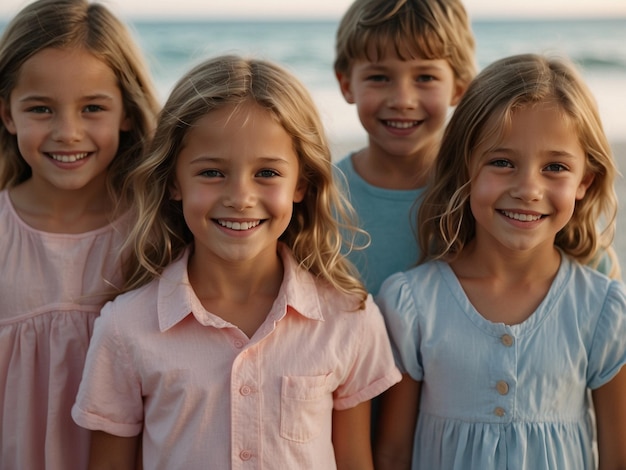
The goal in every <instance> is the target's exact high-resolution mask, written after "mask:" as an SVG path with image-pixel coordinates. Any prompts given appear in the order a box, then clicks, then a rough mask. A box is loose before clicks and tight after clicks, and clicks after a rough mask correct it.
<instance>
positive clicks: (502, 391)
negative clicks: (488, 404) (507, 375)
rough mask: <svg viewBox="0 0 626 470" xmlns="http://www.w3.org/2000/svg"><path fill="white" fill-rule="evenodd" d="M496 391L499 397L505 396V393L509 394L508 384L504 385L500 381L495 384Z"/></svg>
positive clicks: (504, 383)
mask: <svg viewBox="0 0 626 470" xmlns="http://www.w3.org/2000/svg"><path fill="white" fill-rule="evenodd" d="M496 390H497V391H498V393H499V394H500V395H506V394H507V393H509V384H508V383H506V382H505V381H504V380H500V381H499V382H498V383H497V384H496Z"/></svg>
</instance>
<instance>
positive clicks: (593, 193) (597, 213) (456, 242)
mask: <svg viewBox="0 0 626 470" xmlns="http://www.w3.org/2000/svg"><path fill="white" fill-rule="evenodd" d="M548 101H549V102H553V103H556V104H557V105H558V106H559V107H560V109H561V110H562V111H563V112H564V114H565V115H566V116H567V118H568V119H569V120H570V121H571V123H572V124H573V129H575V131H576V137H577V138H578V139H579V141H580V144H581V146H582V147H583V149H584V151H585V154H586V156H587V164H586V171H588V172H590V173H592V174H593V175H594V179H593V182H592V183H591V186H590V187H589V188H588V189H587V192H586V194H585V197H584V198H583V199H581V200H579V201H577V202H576V206H575V209H574V214H573V215H572V218H571V219H570V221H569V222H568V223H567V224H566V226H565V227H564V228H563V229H561V231H560V232H559V233H558V234H557V235H556V238H555V241H554V243H555V245H556V246H558V247H559V248H561V249H562V250H563V251H564V252H565V253H567V254H568V255H570V256H572V257H573V258H575V259H576V260H578V261H580V262H581V263H584V264H591V265H594V263H597V262H599V261H600V260H601V258H602V256H603V254H604V253H606V254H608V256H609V257H610V258H611V263H612V272H611V273H610V274H611V276H613V277H619V263H618V261H617V257H616V256H615V253H614V251H613V249H612V247H611V244H612V241H613V235H614V232H615V217H616V214H617V197H616V194H615V189H614V180H615V176H616V174H617V168H616V166H615V162H614V160H613V157H612V152H611V147H610V145H609V142H608V140H607V138H606V135H605V133H604V131H603V128H602V123H601V120H600V116H599V113H598V109H597V106H596V103H595V100H594V98H593V96H592V94H591V92H590V91H589V89H588V88H587V86H586V85H585V83H584V81H583V80H582V78H581V77H580V75H579V74H578V72H577V70H576V68H575V66H574V65H573V64H571V63H570V62H569V61H568V60H566V59H562V58H556V57H554V58H550V57H546V56H541V55H535V54H521V55H516V56H512V57H507V58H504V59H500V60H498V61H496V62H494V63H492V64H491V65H489V66H488V67H486V68H485V69H484V70H483V71H482V72H481V73H480V74H479V75H478V76H477V77H476V78H475V80H474V81H473V82H472V83H471V84H470V86H469V87H468V89H467V91H466V93H465V95H464V96H463V98H462V99H461V101H460V103H459V105H458V106H457V109H456V110H455V112H454V114H453V116H452V119H451V120H450V123H449V124H448V126H447V128H446V131H445V134H444V137H443V141H442V144H441V149H440V152H439V155H438V157H437V161H436V164H435V169H434V174H433V175H432V184H430V185H429V189H428V190H427V191H426V193H425V194H424V198H423V201H422V204H421V206H420V209H419V215H418V233H419V241H420V247H421V250H422V253H423V255H422V261H423V260H425V259H433V258H434V259H436V258H447V259H453V258H454V257H455V256H456V255H458V254H459V253H460V252H461V251H462V250H463V248H464V246H465V245H466V244H467V243H468V242H469V241H471V240H472V239H473V238H474V235H475V221H474V218H473V216H472V212H471V210H470V205H469V197H470V187H471V180H472V176H473V175H472V173H471V168H472V167H471V161H472V159H473V158H474V156H475V154H476V149H478V148H480V147H481V146H483V144H484V142H485V141H487V140H489V139H490V138H493V137H495V140H498V137H499V136H502V135H503V134H504V133H506V131H507V129H508V128H509V127H510V123H511V115H512V113H514V112H515V110H516V109H519V108H521V107H525V106H528V105H532V104H533V103H543V102H548Z"/></svg>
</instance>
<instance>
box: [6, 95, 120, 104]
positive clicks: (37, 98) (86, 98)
mask: <svg viewBox="0 0 626 470" xmlns="http://www.w3.org/2000/svg"><path fill="white" fill-rule="evenodd" d="M79 99H80V100H82V101H101V100H106V101H112V100H113V97H112V96H111V95H108V94H105V93H96V94H93V95H87V96H82V97H80V98H79ZM19 101H20V102H21V103H26V102H28V101H43V102H50V101H54V98H52V97H50V96H45V95H27V96H24V97H23V98H20V100H19Z"/></svg>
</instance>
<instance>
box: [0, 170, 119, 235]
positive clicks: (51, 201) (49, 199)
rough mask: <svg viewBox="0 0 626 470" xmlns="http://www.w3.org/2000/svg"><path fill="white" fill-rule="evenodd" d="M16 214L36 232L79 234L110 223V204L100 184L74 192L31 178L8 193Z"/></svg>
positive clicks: (110, 201) (105, 191) (111, 209)
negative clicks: (39, 182) (40, 182)
mask: <svg viewBox="0 0 626 470" xmlns="http://www.w3.org/2000/svg"><path fill="white" fill-rule="evenodd" d="M9 195H10V198H11V202H12V204H13V206H14V208H15V210H16V212H17V213H18V215H19V216H20V217H21V218H22V219H23V220H24V222H26V223H27V224H28V225H30V226H32V227H33V228H35V229H37V230H42V231H46V232H55V233H83V232H86V231H90V230H94V229H97V228H100V227H103V226H105V225H107V224H108V223H110V219H111V216H112V213H113V209H114V208H113V201H112V200H111V199H110V197H109V196H108V193H107V190H106V187H105V185H104V182H102V183H101V184H92V185H88V187H85V188H81V189H77V190H63V189H58V188H56V187H51V186H50V185H48V186H45V187H44V185H41V184H38V183H37V182H36V181H35V180H33V179H32V178H31V179H29V180H26V181H25V182H23V183H22V184H20V185H18V186H16V187H14V188H12V189H11V190H10V191H9Z"/></svg>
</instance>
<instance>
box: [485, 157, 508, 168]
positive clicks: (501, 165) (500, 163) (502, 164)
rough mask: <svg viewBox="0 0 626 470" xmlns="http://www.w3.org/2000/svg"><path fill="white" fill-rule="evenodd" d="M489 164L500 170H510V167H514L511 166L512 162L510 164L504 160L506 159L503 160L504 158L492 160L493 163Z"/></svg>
mask: <svg viewBox="0 0 626 470" xmlns="http://www.w3.org/2000/svg"><path fill="white" fill-rule="evenodd" d="M489 164H490V165H491V166H496V167H498V168H510V167H512V166H513V165H512V164H511V162H509V161H508V160H504V159H502V158H500V159H496V160H491V161H490V162H489Z"/></svg>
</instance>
